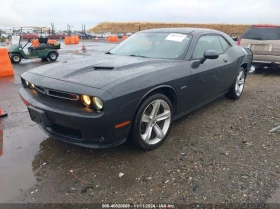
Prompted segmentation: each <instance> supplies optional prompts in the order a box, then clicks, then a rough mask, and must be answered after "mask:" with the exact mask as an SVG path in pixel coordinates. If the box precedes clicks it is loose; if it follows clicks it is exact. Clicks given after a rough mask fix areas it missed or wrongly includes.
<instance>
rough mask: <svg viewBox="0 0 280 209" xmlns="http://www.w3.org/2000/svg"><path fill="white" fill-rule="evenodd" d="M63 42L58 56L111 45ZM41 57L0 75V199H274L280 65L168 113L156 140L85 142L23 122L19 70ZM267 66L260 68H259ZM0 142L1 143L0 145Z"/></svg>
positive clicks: (279, 194) (278, 193)
mask: <svg viewBox="0 0 280 209" xmlns="http://www.w3.org/2000/svg"><path fill="white" fill-rule="evenodd" d="M85 45H86V48H87V52H86V53H83V52H82V51H81V44H80V45H78V46H77V45H72V46H64V47H63V48H62V49H61V50H60V56H59V58H58V62H64V61H67V60H70V59H82V58H83V57H84V56H92V58H93V59H94V54H95V53H104V52H106V51H108V50H109V49H110V48H112V47H113V46H114V44H108V43H101V42H89V41H87V42H85ZM45 64H51V63H49V62H41V61H40V60H39V59H38V60H27V61H23V62H22V63H21V64H19V65H14V66H13V67H14V71H15V76H14V77H13V76H12V77H0V107H1V108H2V109H3V110H4V111H5V112H8V114H9V116H8V117H7V118H4V119H0V130H3V155H2V156H0V185H1V186H0V194H1V195H0V202H40V203H41V202H52V203H60V202H64V203H85V202H88V203H95V202H96V203H108V202H111V203H112V202H118V203H135V202H146V203H152V202H164V203H178V204H179V203H196V202H199V203H224V202H232V203H237V202H238V203H260V202H273V203H280V189H279V183H280V182H279V176H280V168H279V166H280V159H279V150H280V149H279V148H280V147H279V146H280V143H279V141H280V140H279V136H280V132H275V133H269V130H270V129H272V128H274V127H275V126H278V125H279V124H280V113H279V109H280V103H279V100H280V93H279V92H280V85H279V83H280V73H279V72H277V71H276V70H268V69H267V70H264V72H263V73H262V74H249V75H248V78H247V81H246V86H245V91H244V93H243V95H242V97H241V98H240V99H239V100H237V101H231V100H228V99H226V98H223V97H222V98H220V99H218V100H216V101H214V102H212V103H210V104H208V105H207V106H205V107H203V108H201V109H199V110H197V111H195V112H193V113H191V114H189V115H188V116H186V117H183V118H182V119H180V120H178V121H176V122H175V123H174V125H173V127H172V129H171V133H170V135H169V137H168V138H167V139H166V141H165V143H164V144H163V146H161V147H159V148H158V149H156V150H153V151H149V152H145V151H142V150H139V149H137V148H136V147H135V146H134V145H133V144H131V143H126V144H123V145H121V146H118V147H115V148H111V149H87V148H82V147H77V146H74V145H70V144H66V143H63V142H60V141H57V140H55V139H52V138H49V137H48V136H47V135H45V134H44V133H43V132H42V131H41V130H40V128H39V127H38V126H37V125H36V124H35V123H34V122H32V121H31V119H30V117H29V114H28V112H27V108H26V107H25V105H24V104H23V103H22V101H21V99H20V97H19V94H18V89H19V88H20V86H21V84H20V75H21V74H22V73H23V72H26V71H27V70H29V69H32V68H35V67H38V66H41V65H45ZM266 71H267V72H266ZM0 148H1V147H0Z"/></svg>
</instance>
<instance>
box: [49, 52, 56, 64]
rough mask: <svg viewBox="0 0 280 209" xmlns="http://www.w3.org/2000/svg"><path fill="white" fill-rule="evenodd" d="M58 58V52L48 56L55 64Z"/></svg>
mask: <svg viewBox="0 0 280 209" xmlns="http://www.w3.org/2000/svg"><path fill="white" fill-rule="evenodd" d="M57 57H58V54H57V53H56V52H50V53H49V54H48V58H49V60H50V61H52V62H54V61H55V60H56V59H57Z"/></svg>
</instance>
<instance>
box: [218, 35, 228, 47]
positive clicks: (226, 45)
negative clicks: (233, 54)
mask: <svg viewBox="0 0 280 209" xmlns="http://www.w3.org/2000/svg"><path fill="white" fill-rule="evenodd" d="M219 40H220V42H221V44H222V47H223V50H224V51H226V50H227V49H228V48H229V47H230V45H229V43H228V42H227V41H226V40H225V39H224V38H223V37H222V36H219Z"/></svg>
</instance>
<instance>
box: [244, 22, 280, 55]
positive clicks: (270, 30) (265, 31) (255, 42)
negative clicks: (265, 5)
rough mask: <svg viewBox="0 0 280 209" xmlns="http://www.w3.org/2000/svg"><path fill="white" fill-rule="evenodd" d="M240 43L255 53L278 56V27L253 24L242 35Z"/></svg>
mask: <svg viewBox="0 0 280 209" xmlns="http://www.w3.org/2000/svg"><path fill="white" fill-rule="evenodd" d="M240 45H241V46H243V47H248V48H250V49H251V50H252V52H253V53H254V54H257V55H274V56H280V27H279V26H273V25H253V26H251V27H250V28H248V29H247V30H246V32H245V33H244V34H243V35H242V37H241V40H240Z"/></svg>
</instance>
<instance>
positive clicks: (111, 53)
mask: <svg viewBox="0 0 280 209" xmlns="http://www.w3.org/2000/svg"><path fill="white" fill-rule="evenodd" d="M105 54H111V55H114V54H113V53H111V52H106V53H105Z"/></svg>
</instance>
